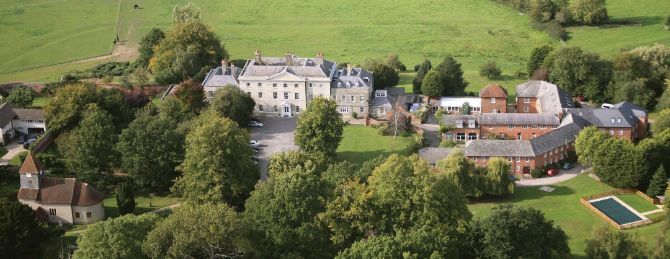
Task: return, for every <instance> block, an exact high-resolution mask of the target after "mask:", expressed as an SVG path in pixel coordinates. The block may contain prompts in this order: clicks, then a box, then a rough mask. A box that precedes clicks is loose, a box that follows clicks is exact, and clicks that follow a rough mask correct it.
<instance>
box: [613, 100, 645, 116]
mask: <svg viewBox="0 0 670 259" xmlns="http://www.w3.org/2000/svg"><path fill="white" fill-rule="evenodd" d="M612 108H615V109H619V110H621V112H623V113H627V114H633V115H634V116H636V117H647V115H648V112H647V110H646V109H644V108H641V107H640V106H637V105H635V104H632V103H629V102H626V101H623V102H620V103H616V104H614V105H613V106H612Z"/></svg>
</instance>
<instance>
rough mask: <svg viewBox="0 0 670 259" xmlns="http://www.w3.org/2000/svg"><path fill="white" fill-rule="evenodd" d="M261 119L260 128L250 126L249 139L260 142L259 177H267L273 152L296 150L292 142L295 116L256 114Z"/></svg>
mask: <svg viewBox="0 0 670 259" xmlns="http://www.w3.org/2000/svg"><path fill="white" fill-rule="evenodd" d="M256 118H258V119H260V120H261V121H263V127H262V128H251V139H253V140H259V141H260V142H261V151H260V152H259V154H258V156H259V158H260V161H259V167H260V170H261V179H262V180H265V179H267V178H268V163H269V161H270V158H271V157H272V155H273V154H275V153H278V152H286V151H291V150H297V149H298V146H296V145H295V144H294V143H293V140H294V138H295V128H296V118H295V117H294V118H279V117H275V116H257V117H256Z"/></svg>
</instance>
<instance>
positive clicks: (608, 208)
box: [589, 197, 643, 225]
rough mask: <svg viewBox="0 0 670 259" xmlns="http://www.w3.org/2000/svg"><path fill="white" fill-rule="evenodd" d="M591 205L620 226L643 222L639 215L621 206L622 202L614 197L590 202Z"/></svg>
mask: <svg viewBox="0 0 670 259" xmlns="http://www.w3.org/2000/svg"><path fill="white" fill-rule="evenodd" d="M589 203H591V205H593V207H596V209H598V210H600V211H601V212H602V213H604V214H605V215H607V216H608V217H609V218H611V219H612V220H614V222H616V223H617V224H619V225H623V224H628V223H632V222H636V221H641V220H643V218H642V217H641V216H638V214H637V213H635V212H634V211H632V210H631V209H629V208H627V207H626V206H624V205H623V204H621V202H620V201H619V200H618V199H616V198H614V197H607V198H603V199H597V200H592V201H589Z"/></svg>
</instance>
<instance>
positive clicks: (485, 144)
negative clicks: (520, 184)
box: [465, 139, 535, 157]
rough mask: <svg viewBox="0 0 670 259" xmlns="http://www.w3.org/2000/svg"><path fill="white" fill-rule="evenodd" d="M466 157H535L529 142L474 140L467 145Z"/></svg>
mask: <svg viewBox="0 0 670 259" xmlns="http://www.w3.org/2000/svg"><path fill="white" fill-rule="evenodd" d="M465 156H468V157H472V156H487V157H508V156H519V157H534V156H535V153H533V147H532V145H531V144H530V141H529V140H488V139H480V140H472V141H468V142H467V143H466V144H465Z"/></svg>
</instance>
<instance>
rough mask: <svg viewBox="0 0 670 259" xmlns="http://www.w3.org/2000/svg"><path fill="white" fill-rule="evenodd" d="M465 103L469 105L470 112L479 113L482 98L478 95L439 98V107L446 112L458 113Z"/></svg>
mask: <svg viewBox="0 0 670 259" xmlns="http://www.w3.org/2000/svg"><path fill="white" fill-rule="evenodd" d="M465 103H467V104H468V105H469V106H470V112H471V113H481V110H482V99H481V98H479V97H442V98H440V107H442V109H444V110H445V111H446V112H447V113H458V112H460V111H461V109H462V107H463V105H464V104H465Z"/></svg>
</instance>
